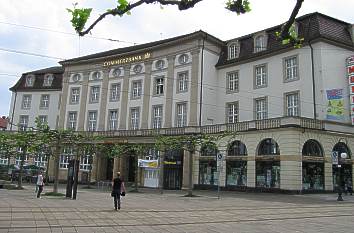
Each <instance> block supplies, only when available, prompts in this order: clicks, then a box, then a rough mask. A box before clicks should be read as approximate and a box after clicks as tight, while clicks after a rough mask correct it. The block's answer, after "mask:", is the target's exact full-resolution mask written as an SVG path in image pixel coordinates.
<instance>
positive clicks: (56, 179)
mask: <svg viewBox="0 0 354 233" xmlns="http://www.w3.org/2000/svg"><path fill="white" fill-rule="evenodd" d="M54 150H55V151H54V186H53V193H58V186H59V162H60V144H59V141H58V142H57V144H56V145H55V149H54Z"/></svg>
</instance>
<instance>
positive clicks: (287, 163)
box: [280, 156, 302, 191]
mask: <svg viewBox="0 0 354 233" xmlns="http://www.w3.org/2000/svg"><path fill="white" fill-rule="evenodd" d="M286 157H292V156H281V157H280V158H281V160H280V189H282V190H292V191H301V190H302V162H301V158H300V159H299V158H298V156H296V157H297V159H294V160H292V159H291V158H286ZM299 160H300V161H299Z"/></svg>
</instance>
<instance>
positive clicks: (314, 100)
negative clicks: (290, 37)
mask: <svg viewBox="0 0 354 233" xmlns="http://www.w3.org/2000/svg"><path fill="white" fill-rule="evenodd" d="M309 46H310V49H311V75H312V98H313V119H315V120H316V119H317V117H316V112H317V110H316V85H315V68H314V61H313V48H312V45H311V40H309Z"/></svg>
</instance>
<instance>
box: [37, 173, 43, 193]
mask: <svg viewBox="0 0 354 233" xmlns="http://www.w3.org/2000/svg"><path fill="white" fill-rule="evenodd" d="M37 186H38V192H37V198H40V197H41V193H42V191H43V186H44V180H43V175H42V172H41V171H39V172H38V176H37Z"/></svg>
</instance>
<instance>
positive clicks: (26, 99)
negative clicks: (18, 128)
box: [22, 95, 32, 109]
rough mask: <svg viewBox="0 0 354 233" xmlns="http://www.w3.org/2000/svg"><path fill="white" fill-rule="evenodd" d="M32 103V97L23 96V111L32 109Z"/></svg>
mask: <svg viewBox="0 0 354 233" xmlns="http://www.w3.org/2000/svg"><path fill="white" fill-rule="evenodd" d="M31 102H32V95H23V96H22V109H30V108H31Z"/></svg>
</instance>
